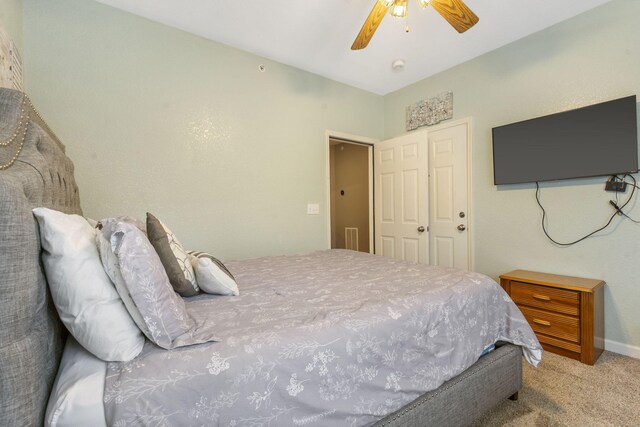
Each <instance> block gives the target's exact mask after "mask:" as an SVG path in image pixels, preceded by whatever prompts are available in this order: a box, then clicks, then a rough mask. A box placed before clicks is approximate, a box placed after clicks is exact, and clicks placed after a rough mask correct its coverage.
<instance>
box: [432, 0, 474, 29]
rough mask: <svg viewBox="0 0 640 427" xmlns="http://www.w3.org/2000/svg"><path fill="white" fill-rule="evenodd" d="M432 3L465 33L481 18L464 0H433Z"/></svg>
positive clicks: (453, 24) (445, 17) (443, 15)
mask: <svg viewBox="0 0 640 427" xmlns="http://www.w3.org/2000/svg"><path fill="white" fill-rule="evenodd" d="M430 4H431V6H433V8H434V9H435V10H436V11H438V13H439V14H440V15H442V17H443V18H444V19H446V20H447V22H448V23H449V24H451V26H452V27H453V28H455V29H456V31H458V32H459V33H464V32H465V31H467V30H468V29H469V28H471V27H473V26H474V25H476V23H477V22H478V21H479V20H480V19H479V18H478V17H477V16H476V14H475V13H473V12H472V11H471V9H469V7H467V5H466V4H464V3H463V2H462V0H431V3H430Z"/></svg>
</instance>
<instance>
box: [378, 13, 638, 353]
mask: <svg viewBox="0 0 640 427" xmlns="http://www.w3.org/2000/svg"><path fill="white" fill-rule="evenodd" d="M639 16H640V1H618V0H614V1H612V2H610V3H607V4H606V5H604V6H601V7H599V8H596V9H594V10H592V11H590V12H587V13H584V14H582V15H579V16H577V17H576V18H573V19H571V20H569V21H566V22H564V23H561V24H558V25H556V26H553V27H551V28H549V29H547V30H544V31H541V32H539V33H536V34H534V35H532V36H529V37H526V38H524V39H521V40H519V41H517V42H515V43H512V44H510V45H508V46H506V47H503V48H501V49H498V50H495V51H493V52H490V53H488V54H485V55H483V56H481V57H479V58H477V59H474V60H472V61H469V62H467V63H465V64H462V65H460V66H458V67H455V68H453V69H450V70H448V71H446V72H443V73H440V74H438V75H436V76H434V77H432V78H429V79H426V80H423V81H421V82H419V83H417V84H414V85H412V86H409V87H406V88H404V89H402V90H399V91H397V92H395V93H392V94H390V95H388V96H386V97H385V137H386V138H391V137H394V136H398V135H401V134H403V133H405V132H404V123H405V116H404V114H405V107H406V106H407V105H411V104H413V103H415V102H416V101H418V100H420V99H424V98H428V97H431V96H434V95H437V94H439V93H442V92H444V91H447V90H452V91H453V97H454V107H453V108H454V119H459V118H463V117H473V135H472V137H473V141H472V144H473V157H472V159H473V186H472V192H473V201H474V205H473V208H472V210H471V215H472V216H470V218H469V219H470V220H471V226H472V227H474V233H473V235H474V242H473V247H474V248H475V253H474V256H475V266H476V270H477V271H479V272H482V273H486V274H489V275H490V276H493V277H494V278H495V277H497V276H498V275H500V274H501V273H504V272H507V271H510V270H512V269H515V268H522V269H529V270H536V271H544V272H552V273H560V274H568V275H574V276H583V277H593V278H598V279H604V280H606V282H607V287H606V303H605V317H606V338H607V339H610V340H614V341H617V342H621V343H626V344H630V345H634V346H640V316H639V315H638V307H640V279H639V278H640V261H639V260H640V226H639V225H637V224H633V223H632V222H631V221H629V220H624V219H622V218H619V217H616V218H615V219H614V222H613V226H612V227H609V228H608V229H607V231H606V232H604V233H600V234H599V236H598V237H594V238H591V239H587V240H586V241H584V242H582V243H580V244H577V245H575V246H572V247H569V248H560V247H556V246H555V245H553V244H552V243H551V242H550V241H549V240H547V239H546V237H545V236H544V234H543V233H542V230H541V226H540V220H541V215H542V214H541V212H540V209H539V208H538V206H537V205H536V201H535V196H534V191H535V185H534V184H522V185H510V186H501V187H496V186H494V185H493V163H492V151H491V128H492V127H494V126H499V125H503V124H507V123H512V122H515V121H519V120H524V119H529V118H533V117H538V116H541V115H545V114H549V113H554V112H557V111H563V110H567V109H571V108H575V107H580V106H584V105H588V104H592V103H596V102H600V101H605V100H610V99H614V98H618V97H622V96H627V95H633V94H637V95H640V26H639V25H638V17H639ZM605 180H606V178H594V179H580V180H569V181H559V182H554V183H544V184H542V192H541V198H542V202H543V204H544V206H545V207H546V209H547V213H548V227H549V231H550V232H551V234H552V235H553V236H554V237H555V238H557V239H559V240H563V241H570V240H573V239H575V238H577V237H579V236H581V235H584V234H587V233H588V232H589V231H591V230H594V229H596V228H598V227H600V226H602V225H603V224H604V223H605V222H606V221H607V219H608V218H609V216H610V215H611V214H612V209H611V206H610V205H609V203H608V201H609V199H611V198H612V194H611V193H605V191H604V182H605ZM631 206H632V208H631V209H629V214H630V215H631V216H632V217H634V218H640V205H638V203H634V204H632V205H631Z"/></svg>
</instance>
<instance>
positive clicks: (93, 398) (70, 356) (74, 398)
mask: <svg viewBox="0 0 640 427" xmlns="http://www.w3.org/2000/svg"><path fill="white" fill-rule="evenodd" d="M106 374H107V363H106V362H104V361H102V360H100V359H98V358H97V357H95V356H94V355H92V354H91V353H89V352H88V351H87V350H85V349H84V348H82V346H81V345H80V344H78V343H77V342H76V340H75V339H73V337H72V336H71V335H70V336H69V338H68V339H67V345H65V346H64V353H63V354H62V361H61V362H60V367H59V368H58V375H57V376H56V381H55V382H54V383H53V388H52V389H51V394H50V395H49V404H48V405H47V412H46V414H45V416H44V425H45V427H77V426H91V427H107V422H106V420H105V415H104V403H102V398H103V396H104V381H105V377H106Z"/></svg>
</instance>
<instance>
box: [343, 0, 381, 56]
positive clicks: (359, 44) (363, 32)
mask: <svg viewBox="0 0 640 427" xmlns="http://www.w3.org/2000/svg"><path fill="white" fill-rule="evenodd" d="M387 10H389V9H388V8H387V7H386V6H385V5H383V4H382V3H380V2H379V1H378V0H376V4H375V5H374V6H373V9H372V10H371V13H370V14H369V17H368V18H367V20H366V21H364V25H363V26H362V29H360V32H359V33H358V36H357V37H356V39H355V41H354V42H353V45H351V50H359V49H364V48H365V47H367V45H368V44H369V42H370V41H371V38H372V37H373V34H374V33H375V32H376V30H377V29H378V25H380V23H381V22H382V18H384V15H385V14H386V13H387Z"/></svg>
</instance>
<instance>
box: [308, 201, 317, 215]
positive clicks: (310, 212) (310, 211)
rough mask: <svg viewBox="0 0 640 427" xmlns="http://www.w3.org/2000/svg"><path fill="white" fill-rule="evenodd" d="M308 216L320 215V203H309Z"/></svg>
mask: <svg viewBox="0 0 640 427" xmlns="http://www.w3.org/2000/svg"><path fill="white" fill-rule="evenodd" d="M307 214H308V215H320V205H319V204H318V203H308V204H307Z"/></svg>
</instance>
